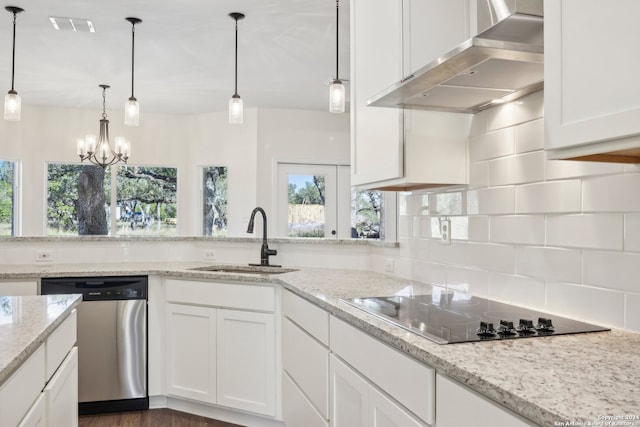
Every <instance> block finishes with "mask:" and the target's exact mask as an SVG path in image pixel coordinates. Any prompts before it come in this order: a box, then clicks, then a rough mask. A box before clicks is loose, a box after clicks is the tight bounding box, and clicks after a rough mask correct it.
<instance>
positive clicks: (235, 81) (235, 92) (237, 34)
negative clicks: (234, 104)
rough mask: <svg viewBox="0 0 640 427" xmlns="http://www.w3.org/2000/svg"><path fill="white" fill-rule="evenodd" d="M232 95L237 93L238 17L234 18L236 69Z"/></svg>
mask: <svg viewBox="0 0 640 427" xmlns="http://www.w3.org/2000/svg"><path fill="white" fill-rule="evenodd" d="M233 95H234V96H237V95H238V19H237V18H236V70H235V92H234V94H233Z"/></svg>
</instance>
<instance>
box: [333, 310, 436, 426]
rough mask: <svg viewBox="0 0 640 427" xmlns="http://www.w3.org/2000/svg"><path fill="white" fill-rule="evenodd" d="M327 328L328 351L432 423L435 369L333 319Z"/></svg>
mask: <svg viewBox="0 0 640 427" xmlns="http://www.w3.org/2000/svg"><path fill="white" fill-rule="evenodd" d="M330 328H331V350H333V352H334V353H335V354H337V355H338V356H339V357H340V358H342V359H343V360H344V361H346V362H347V363H348V364H350V365H351V366H353V367H354V368H355V369H356V370H358V371H359V372H360V373H361V374H362V375H364V376H365V377H367V379H369V381H371V382H373V383H374V384H376V385H377V386H378V387H380V388H381V389H382V390H384V391H385V392H386V393H388V394H389V395H390V396H391V397H393V398H394V399H396V400H397V401H398V402H400V403H401V404H402V405H404V406H405V407H406V408H407V409H409V410H410V411H412V412H413V413H414V414H416V415H417V416H418V417H420V418H421V419H422V420H423V421H426V422H427V423H428V424H432V423H433V421H434V412H435V370H434V369H432V368H429V367H427V366H425V365H422V364H421V363H418V362H417V361H415V360H413V359H411V358H410V357H408V356H406V355H404V354H402V353H400V352H399V351H397V350H395V349H393V348H391V347H389V346H388V345H386V344H383V343H382V342H380V341H378V340H376V339H375V338H373V337H370V336H369V335H367V334H365V333H364V332H362V331H360V330H358V329H356V328H354V327H353V326H350V325H348V324H347V323H345V322H343V321H342V320H339V319H336V318H335V317H333V316H331V323H330ZM371 355H375V357H372V356H371Z"/></svg>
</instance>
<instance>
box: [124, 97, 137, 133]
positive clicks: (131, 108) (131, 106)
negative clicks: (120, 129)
mask: <svg viewBox="0 0 640 427" xmlns="http://www.w3.org/2000/svg"><path fill="white" fill-rule="evenodd" d="M124 124H125V125H127V126H138V125H139V124H140V104H138V100H137V99H135V98H134V97H131V98H129V100H128V101H127V102H126V104H125V106H124Z"/></svg>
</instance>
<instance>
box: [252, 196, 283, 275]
mask: <svg viewBox="0 0 640 427" xmlns="http://www.w3.org/2000/svg"><path fill="white" fill-rule="evenodd" d="M257 212H260V213H261V214H262V248H261V249H260V264H249V265H260V266H263V267H280V266H279V265H271V264H269V257H270V256H272V255H278V251H277V250H275V249H269V244H268V243H267V214H266V213H265V212H264V209H262V208H261V207H259V206H258V207H257V208H255V209H254V210H253V212H251V218H250V219H249V226H248V227H247V233H253V223H254V220H255V217H256V213H257Z"/></svg>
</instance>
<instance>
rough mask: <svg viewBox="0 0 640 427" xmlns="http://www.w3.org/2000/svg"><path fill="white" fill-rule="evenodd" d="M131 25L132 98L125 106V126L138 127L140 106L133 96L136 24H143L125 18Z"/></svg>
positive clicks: (134, 19) (136, 20) (136, 19)
mask: <svg viewBox="0 0 640 427" xmlns="http://www.w3.org/2000/svg"><path fill="white" fill-rule="evenodd" d="M125 19H126V20H127V21H129V22H130V23H131V97H130V98H129V100H128V101H127V103H126V104H125V106H124V124H125V125H127V126H138V124H139V123H140V105H138V100H137V99H136V97H135V96H134V95H133V76H134V70H135V68H134V64H135V55H134V52H135V50H134V49H135V41H136V24H139V23H141V22H142V19H138V18H125Z"/></svg>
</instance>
